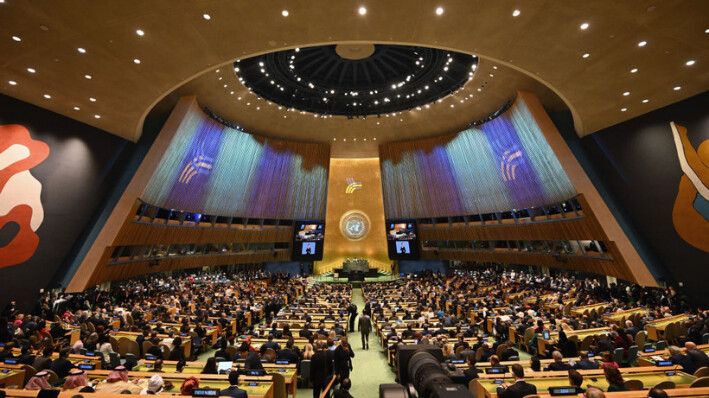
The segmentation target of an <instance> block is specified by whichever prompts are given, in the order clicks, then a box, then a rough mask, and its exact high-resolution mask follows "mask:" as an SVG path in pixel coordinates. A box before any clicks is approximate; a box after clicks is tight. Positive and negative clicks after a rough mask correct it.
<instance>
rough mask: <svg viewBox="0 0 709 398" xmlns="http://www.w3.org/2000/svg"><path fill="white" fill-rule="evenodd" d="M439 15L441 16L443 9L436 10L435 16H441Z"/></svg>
mask: <svg viewBox="0 0 709 398" xmlns="http://www.w3.org/2000/svg"><path fill="white" fill-rule="evenodd" d="M441 14H443V7H438V8H436V15H441Z"/></svg>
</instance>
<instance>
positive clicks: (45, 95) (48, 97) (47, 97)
mask: <svg viewBox="0 0 709 398" xmlns="http://www.w3.org/2000/svg"><path fill="white" fill-rule="evenodd" d="M44 98H46V99H50V98H52V96H51V95H49V94H44Z"/></svg>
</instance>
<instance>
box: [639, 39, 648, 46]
mask: <svg viewBox="0 0 709 398" xmlns="http://www.w3.org/2000/svg"><path fill="white" fill-rule="evenodd" d="M646 44H647V42H646V41H645V40H643V41H641V42H640V43H638V47H645V45H646Z"/></svg>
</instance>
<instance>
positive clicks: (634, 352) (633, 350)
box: [627, 345, 640, 366]
mask: <svg viewBox="0 0 709 398" xmlns="http://www.w3.org/2000/svg"><path fill="white" fill-rule="evenodd" d="M639 350H640V349H639V348H638V346H636V345H631V346H630V348H628V360H627V362H628V366H637V364H638V351H639Z"/></svg>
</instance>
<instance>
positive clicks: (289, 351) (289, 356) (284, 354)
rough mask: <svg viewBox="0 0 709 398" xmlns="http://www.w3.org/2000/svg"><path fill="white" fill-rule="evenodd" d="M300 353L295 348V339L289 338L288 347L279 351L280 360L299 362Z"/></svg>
mask: <svg viewBox="0 0 709 398" xmlns="http://www.w3.org/2000/svg"><path fill="white" fill-rule="evenodd" d="M298 359H299V357H298V354H297V353H296V352H295V351H294V350H293V340H292V339H289V340H288V342H287V343H286V348H284V349H282V350H280V351H278V360H281V361H283V360H286V361H288V363H298Z"/></svg>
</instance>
